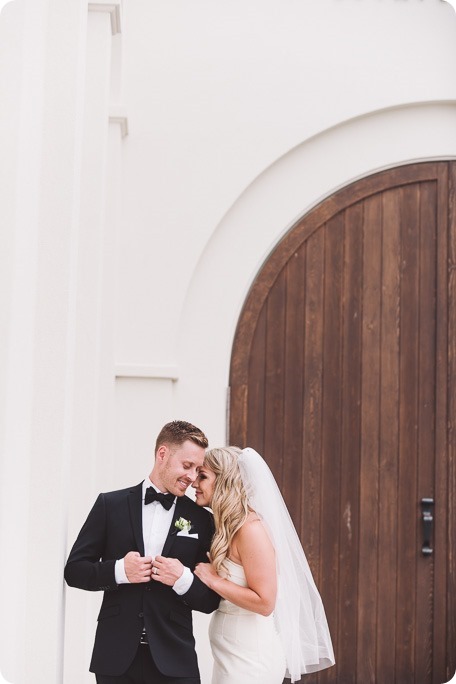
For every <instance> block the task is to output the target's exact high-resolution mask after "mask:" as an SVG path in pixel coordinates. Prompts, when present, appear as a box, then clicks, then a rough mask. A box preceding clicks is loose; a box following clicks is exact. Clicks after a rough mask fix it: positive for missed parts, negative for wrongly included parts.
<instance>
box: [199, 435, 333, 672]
mask: <svg viewBox="0 0 456 684" xmlns="http://www.w3.org/2000/svg"><path fill="white" fill-rule="evenodd" d="M192 486H193V487H194V488H195V490H196V503H197V504H198V505H199V506H209V507H210V508H212V511H213V513H214V521H215V534H214V537H213V540H212V545H211V550H210V561H211V562H210V563H199V564H198V565H197V566H196V569H195V575H197V577H199V578H200V580H201V581H203V582H204V583H205V584H206V585H207V586H209V587H210V588H211V589H212V590H213V591H215V592H217V593H218V594H219V595H220V596H221V597H222V598H221V601H220V606H219V608H218V610H217V611H216V612H215V613H214V615H213V616H212V618H211V623H210V627H209V638H210V642H211V648H212V653H213V656H214V669H213V674H212V684H239V682H242V684H253V683H254V682H261V683H262V684H281V683H282V681H283V678H284V677H285V676H286V677H290V678H291V681H292V682H295V681H298V680H299V679H300V678H301V674H306V673H309V672H316V671H317V670H322V669H324V668H326V667H330V666H331V665H333V664H334V653H333V649H332V644H331V637H330V634H329V629H328V625H327V621H326V616H325V612H324V608H323V604H322V602H321V598H320V595H319V593H318V590H317V588H316V586H315V583H314V581H313V578H312V574H311V571H310V568H309V565H308V563H307V560H306V557H305V555H304V551H303V549H302V546H301V543H300V541H299V538H298V535H297V533H296V530H295V528H294V526H293V522H292V520H291V518H290V515H289V513H288V510H287V508H286V505H285V502H284V500H283V498H282V495H281V493H280V491H279V488H278V487H277V484H276V482H275V480H274V477H273V475H272V473H271V471H270V470H269V467H268V466H267V464H266V462H265V461H264V460H263V459H262V457H261V456H260V455H259V454H258V453H257V452H256V451H255V450H254V449H251V448H246V449H243V450H242V451H241V449H239V448H237V447H224V448H219V449H211V450H209V451H207V452H206V457H205V460H204V465H203V467H202V468H201V469H200V471H199V475H198V478H197V480H196V481H195V482H194V483H193V485H192Z"/></svg>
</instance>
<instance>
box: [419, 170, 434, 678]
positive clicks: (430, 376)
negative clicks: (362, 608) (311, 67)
mask: <svg viewBox="0 0 456 684" xmlns="http://www.w3.org/2000/svg"><path fill="white" fill-rule="evenodd" d="M436 191H437V183H436V182H433V183H422V184H421V185H420V189H419V202H420V204H419V300H418V306H419V315H418V319H419V335H418V337H419V359H418V364H419V368H418V380H419V385H418V454H417V457H418V493H417V502H418V505H419V503H420V502H421V499H422V498H423V497H431V498H435V486H434V480H435V420H436V416H435V407H436V403H435V400H436V396H435V371H436V361H435V357H436V349H435V340H436V333H437V330H436V315H435V302H436V296H437V292H436V237H437V236H436V229H437V193H436ZM432 513H433V515H435V510H433V511H432ZM420 515H421V510H420V508H418V516H419V517H420ZM422 542H423V533H422V527H421V525H420V524H418V529H417V539H416V562H417V595H416V634H415V654H416V657H415V683H416V684H421V682H423V684H425V683H427V682H428V683H429V684H432V640H433V625H432V621H433V600H434V588H433V579H434V556H423V554H422V552H421V547H422ZM433 544H434V540H432V545H433Z"/></svg>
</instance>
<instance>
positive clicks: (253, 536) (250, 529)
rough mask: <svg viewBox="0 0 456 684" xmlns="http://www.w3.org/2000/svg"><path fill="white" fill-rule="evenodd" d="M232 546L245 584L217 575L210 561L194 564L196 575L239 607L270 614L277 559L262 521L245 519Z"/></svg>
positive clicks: (273, 600) (272, 604) (275, 585)
mask: <svg viewBox="0 0 456 684" xmlns="http://www.w3.org/2000/svg"><path fill="white" fill-rule="evenodd" d="M232 549H233V550H234V549H235V551H236V555H237V556H239V559H240V562H241V564H242V566H243V568H244V572H245V577H246V580H247V585H248V586H247V587H240V586H238V585H237V584H234V582H230V581H229V579H224V578H222V577H219V575H217V573H216V572H215V570H214V568H213V567H212V565H210V564H209V563H200V564H199V565H197V566H196V568H195V575H196V576H197V577H199V578H200V580H202V581H203V582H204V583H205V584H207V586H208V587H209V588H210V589H212V590H213V591H215V592H217V594H219V595H220V596H221V597H222V598H224V599H227V600H228V601H231V603H234V604H235V605H237V606H239V607H240V608H245V609H247V610H251V611H253V612H254V613H259V614H260V615H270V614H271V613H272V611H273V610H274V605H275V599H276V593H277V575H276V562H275V552H274V548H273V546H272V544H271V541H270V539H269V537H268V535H267V533H266V530H265V529H264V527H263V525H262V523H261V522H260V521H259V520H254V521H249V522H246V523H245V524H244V525H243V526H242V527H241V529H240V530H239V531H238V532H237V533H236V535H235V537H234V539H233V545H232Z"/></svg>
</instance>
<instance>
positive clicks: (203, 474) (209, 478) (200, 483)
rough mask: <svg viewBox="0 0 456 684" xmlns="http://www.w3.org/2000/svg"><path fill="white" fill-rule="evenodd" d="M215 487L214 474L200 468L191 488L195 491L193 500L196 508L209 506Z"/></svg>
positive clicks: (204, 467)
mask: <svg viewBox="0 0 456 684" xmlns="http://www.w3.org/2000/svg"><path fill="white" fill-rule="evenodd" d="M214 486H215V473H214V471H213V470H210V468H207V467H206V466H202V467H201V468H200V469H199V471H198V476H197V478H196V480H195V482H194V483H193V484H192V487H193V488H194V489H195V500H196V503H197V504H198V506H210V505H211V502H212V495H213V493H214Z"/></svg>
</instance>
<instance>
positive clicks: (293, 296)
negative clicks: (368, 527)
mask: <svg viewBox="0 0 456 684" xmlns="http://www.w3.org/2000/svg"><path fill="white" fill-rule="evenodd" d="M305 263H306V247H305V245H303V246H302V247H301V248H300V250H297V251H296V252H294V254H293V256H292V257H291V259H290V260H289V262H288V264H287V266H286V270H287V305H286V318H285V383H284V442H283V454H284V457H283V489H282V494H283V496H284V498H285V501H286V503H287V506H288V510H289V512H290V515H291V517H292V519H293V522H294V524H295V527H296V529H297V531H298V534H300V535H301V537H302V529H301V523H302V521H303V515H302V511H301V488H300V487H297V486H296V483H297V482H301V477H302V465H303V464H302V461H303V458H302V430H303V385H304V364H303V355H304V311H305V305H304V301H305V291H304V282H305Z"/></svg>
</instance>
